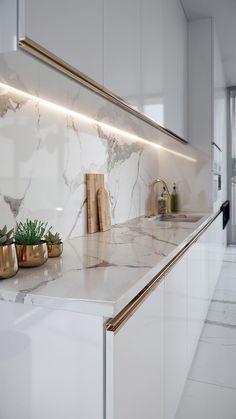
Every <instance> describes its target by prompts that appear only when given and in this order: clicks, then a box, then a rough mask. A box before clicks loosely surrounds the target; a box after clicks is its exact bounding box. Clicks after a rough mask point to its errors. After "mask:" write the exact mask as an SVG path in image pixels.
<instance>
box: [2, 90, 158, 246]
mask: <svg viewBox="0 0 236 419" xmlns="http://www.w3.org/2000/svg"><path fill="white" fill-rule="evenodd" d="M0 144H1V147H0V150H1V164H0V224H1V225H3V224H7V225H8V226H9V227H10V226H12V225H14V224H15V222H16V221H19V220H22V219H25V218H26V217H30V218H40V219H44V220H48V222H49V223H50V224H51V225H53V226H54V227H55V228H56V229H58V230H59V231H60V232H61V233H62V236H63V239H65V238H72V237H76V236H80V235H83V234H84V233H85V232H86V227H87V225H86V215H87V208H86V188H85V173H86V172H96V173H104V174H105V182H106V187H107V189H108V191H109V194H110V202H111V211H112V223H113V224H116V223H120V222H123V221H126V220H128V219H132V218H135V217H137V216H140V215H143V214H144V213H145V210H146V208H147V205H148V199H149V196H148V195H149V185H150V183H151V182H152V181H153V179H154V178H156V177H157V176H158V150H157V149H156V148H154V147H153V146H152V145H150V146H149V145H146V144H144V143H142V142H140V141H134V140H131V139H130V138H128V137H127V138H126V137H125V136H124V135H121V134H114V133H109V132H104V131H103V130H102V129H101V128H100V127H98V125H97V124H96V123H88V122H84V121H81V120H80V119H78V118H76V117H75V116H72V115H71V114H69V113H66V112H58V110H56V109H54V108H53V107H48V106H47V105H45V104H43V103H42V102H40V101H38V100H37V99H36V98H29V97H26V96H25V95H22V94H20V93H16V92H15V91H12V90H11V89H8V88H7V87H3V86H1V87H0Z"/></svg>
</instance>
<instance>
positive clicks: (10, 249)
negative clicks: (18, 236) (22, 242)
mask: <svg viewBox="0 0 236 419" xmlns="http://www.w3.org/2000/svg"><path fill="white" fill-rule="evenodd" d="M17 271H18V262H17V256H16V246H15V243H12V244H6V245H0V279H6V278H10V277H11V276H14V275H15V274H16V273H17Z"/></svg>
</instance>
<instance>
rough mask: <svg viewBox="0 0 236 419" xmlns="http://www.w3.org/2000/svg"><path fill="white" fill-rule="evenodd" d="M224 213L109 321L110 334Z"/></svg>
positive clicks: (115, 330)
mask: <svg viewBox="0 0 236 419" xmlns="http://www.w3.org/2000/svg"><path fill="white" fill-rule="evenodd" d="M221 212H222V211H221V210H220V211H218V213H217V214H216V215H215V216H214V217H213V218H212V219H211V220H210V221H209V222H208V223H207V224H206V225H205V226H204V227H203V228H202V229H201V230H200V231H199V232H198V233H197V234H196V236H194V237H193V238H192V239H191V240H190V241H189V242H188V243H187V244H186V245H185V246H184V247H183V249H182V250H180V252H179V253H177V255H176V256H175V257H174V258H173V259H172V260H171V261H170V262H169V263H168V264H167V265H166V266H165V267H164V268H163V269H162V270H161V271H160V272H159V273H158V274H157V275H156V276H155V277H154V278H153V279H152V280H151V282H149V284H148V285H147V286H146V287H145V288H143V289H142V291H140V292H139V293H138V294H137V295H136V296H135V297H134V299H133V300H131V301H130V303H129V304H127V306H126V307H124V308H123V310H121V311H120V313H118V314H117V316H115V317H114V318H113V319H111V320H109V321H108V323H107V325H106V330H107V331H108V332H113V333H117V332H118V331H119V329H120V328H121V327H122V326H124V324H125V323H126V322H127V321H128V320H129V318H130V317H132V315H133V314H134V313H135V311H136V310H137V309H138V308H139V306H140V305H141V304H142V303H143V302H144V301H145V300H146V298H147V297H148V296H149V295H150V294H151V293H152V292H153V291H154V289H155V288H157V287H158V285H159V284H160V283H161V282H162V281H163V279H164V277H165V275H166V274H167V273H168V272H169V271H170V270H171V269H172V268H173V267H174V266H175V265H176V263H177V262H178V261H179V259H181V258H182V256H183V255H184V254H185V253H186V252H187V250H188V249H189V248H190V247H191V246H192V245H193V244H194V243H195V242H196V241H197V240H198V239H199V237H200V236H201V235H202V234H203V233H204V232H205V231H206V230H207V229H208V228H209V227H210V225H211V224H212V223H213V222H214V221H215V219H216V218H217V217H218V216H219V215H220V213H221Z"/></svg>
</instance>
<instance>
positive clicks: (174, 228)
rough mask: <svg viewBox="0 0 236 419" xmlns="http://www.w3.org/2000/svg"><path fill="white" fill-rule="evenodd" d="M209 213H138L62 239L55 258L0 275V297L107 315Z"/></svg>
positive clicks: (142, 284)
mask: <svg viewBox="0 0 236 419" xmlns="http://www.w3.org/2000/svg"><path fill="white" fill-rule="evenodd" d="M194 215H195V214H194ZM213 216H214V215H213V214H209V213H208V214H204V216H203V217H202V218H201V219H200V220H199V221H198V222H196V223H189V222H188V223H184V222H171V221H165V222H163V221H157V220H154V219H148V218H144V217H139V218H136V219H133V220H131V221H128V222H126V223H123V224H117V225H115V226H113V227H112V229H111V230H109V231H107V232H104V233H95V234H91V235H86V236H82V237H78V238H75V239H72V240H68V241H66V242H65V243H64V252H63V255H62V257H61V258H56V259H48V261H47V263H46V264H45V265H42V266H41V267H38V268H31V269H29V268H28V269H27V268H26V269H20V270H19V272H18V274H17V275H16V276H15V277H13V278H10V279H7V280H1V281H0V300H2V301H8V302H17V303H22V304H31V305H35V306H43V307H47V308H51V309H62V310H70V311H76V312H81V313H90V314H95V315H102V316H105V317H113V316H114V315H116V314H117V313H118V312H119V311H120V310H121V309H122V308H124V307H125V306H126V305H127V304H128V303H129V302H130V300H131V299H132V298H134V296H135V295H136V294H137V293H138V292H139V291H141V290H142V288H144V287H145V286H146V285H147V284H148V283H149V282H150V281H151V280H152V279H153V277H154V276H155V275H157V274H158V273H159V272H160V271H161V269H163V268H164V267H165V265H167V263H168V262H169V261H170V260H171V259H173V257H174V256H175V255H176V254H177V253H178V252H179V251H180V250H181V249H182V248H183V247H184V246H185V245H186V244H187V243H188V242H189V241H190V240H191V239H192V238H193V237H194V236H195V235H196V234H197V233H198V231H199V230H200V229H201V228H202V227H204V225H205V224H206V223H208V221H210V219H211V218H212V217H213Z"/></svg>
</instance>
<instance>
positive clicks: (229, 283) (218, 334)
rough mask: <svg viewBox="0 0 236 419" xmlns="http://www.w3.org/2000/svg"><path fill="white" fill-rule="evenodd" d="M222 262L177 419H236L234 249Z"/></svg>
mask: <svg viewBox="0 0 236 419" xmlns="http://www.w3.org/2000/svg"><path fill="white" fill-rule="evenodd" d="M228 254H230V258H229V257H228ZM225 259H226V260H225V261H224V263H223V267H222V271H221V275H220V279H219V282H218V284H217V287H216V291H215V293H214V296H213V299H212V302H211V305H210V308H209V312H208V315H207V320H206V323H205V326H204V329H203V331H202V334H201V338H200V341H199V345H198V349H197V352H196V355H195V358H194V361H193V364H192V367H191V370H190V372H189V376H188V380H187V383H186V386H185V389H184V393H183V396H182V399H181V401H180V404H179V409H178V412H177V415H176V419H195V418H196V419H197V418H201V419H236V249H230V251H229V252H228V253H227V257H226V258H225ZM234 260H235V261H234Z"/></svg>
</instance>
